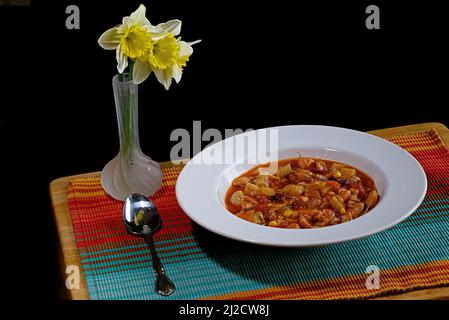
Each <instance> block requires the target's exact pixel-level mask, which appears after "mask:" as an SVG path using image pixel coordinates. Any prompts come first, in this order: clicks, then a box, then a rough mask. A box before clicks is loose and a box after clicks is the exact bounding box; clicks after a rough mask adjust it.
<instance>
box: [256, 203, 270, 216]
mask: <svg viewBox="0 0 449 320" xmlns="http://www.w3.org/2000/svg"><path fill="white" fill-rule="evenodd" d="M254 210H255V211H260V212H262V213H263V215H264V216H267V215H269V214H270V208H269V207H268V206H266V205H264V204H258V205H257V206H255V207H254Z"/></svg>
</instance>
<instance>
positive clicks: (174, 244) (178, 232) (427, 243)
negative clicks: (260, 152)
mask: <svg viewBox="0 0 449 320" xmlns="http://www.w3.org/2000/svg"><path fill="white" fill-rule="evenodd" d="M389 140H390V141H392V142H394V143H396V144H398V145H399V146H401V147H403V148H404V149H406V150H408V151H409V152H410V153H411V154H413V156H415V157H416V159H417V160H418V161H419V162H420V163H421V165H422V166H423V168H424V170H425V171H426V174H427V178H428V193H427V195H426V198H425V200H424V202H423V203H422V205H421V206H420V207H419V208H418V209H417V210H416V212H415V213H414V214H413V215H411V216H410V217H409V218H407V219H406V220H405V221H403V222H402V223H400V224H398V225H396V226H395V227H393V228H391V229H389V230H386V231H383V232H381V233H378V234H376V235H373V236H370V237H367V238H364V239H360V240H355V241H350V242H345V243H341V244H336V245H331V246H326V247H321V248H313V249H284V248H270V247H259V246H255V245H251V244H245V243H240V242H236V241H233V240H229V239H226V238H222V237H220V236H217V235H215V234H212V233H210V232H208V231H206V230H204V229H202V228H200V227H198V226H196V225H195V224H193V223H192V222H191V221H190V220H189V219H188V217H187V216H186V215H185V213H184V212H183V211H182V210H181V208H180V207H179V205H178V203H177V201H176V196H175V183H176V178H177V176H178V174H179V172H180V170H181V167H180V166H172V167H168V168H165V169H164V181H163V186H162V188H161V189H160V190H159V191H158V192H157V193H156V194H155V195H154V196H153V197H152V199H153V200H154V202H155V203H156V205H157V207H158V208H159V211H160V213H161V215H162V219H163V221H164V228H163V229H162V230H161V231H160V232H159V233H158V234H157V235H156V236H155V240H156V247H157V250H158V252H159V254H160V258H161V259H162V261H163V263H164V266H165V269H166V270H167V273H168V274H169V275H170V277H171V278H172V280H173V281H174V282H175V283H176V286H177V291H176V292H175V293H174V294H173V295H171V296H170V297H161V296H159V295H157V294H155V293H154V277H153V270H152V267H151V258H150V255H149V251H148V248H147V247H146V244H145V243H144V242H143V240H142V239H140V238H135V237H133V236H131V235H128V234H127V233H126V232H125V229H124V227H123V225H122V221H121V212H122V202H120V201H116V200H114V199H112V198H111V197H109V196H107V195H106V194H105V193H104V191H103V189H102V187H101V185H100V180H99V177H93V178H79V179H75V180H73V181H71V183H70V184H69V187H68V190H67V195H68V205H69V209H70V214H71V216H72V221H73V228H74V232H75V237H76V243H77V246H78V249H79V253H80V256H81V264H82V267H83V270H84V274H85V278H86V283H87V288H88V292H89V296H90V298H91V299H336V298H365V297H371V296H377V295H382V294H387V293H392V292H398V291H407V290H412V289H416V288H428V287H435V286H442V285H448V284H449V246H448V245H447V244H448V243H449V178H448V177H449V151H448V150H447V149H446V148H445V146H444V144H443V142H442V140H441V139H440V138H439V136H438V135H437V133H436V132H435V131H426V132H420V133H415V134H409V135H403V136H396V137H393V138H390V139H389ZM298 232H300V231H298ZM376 270H377V271H376ZM377 273H378V274H379V278H378V279H379V282H376V280H374V278H375V277H376V274H377ZM367 283H368V286H367ZM377 284H378V285H377Z"/></svg>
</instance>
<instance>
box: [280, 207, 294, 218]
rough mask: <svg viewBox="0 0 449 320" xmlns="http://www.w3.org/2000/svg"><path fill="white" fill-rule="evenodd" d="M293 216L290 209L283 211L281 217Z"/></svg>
mask: <svg viewBox="0 0 449 320" xmlns="http://www.w3.org/2000/svg"><path fill="white" fill-rule="evenodd" d="M292 214H293V211H292V210H290V209H287V210H285V211H284V212H283V213H282V215H283V216H284V217H286V218H289V217H290V216H291V215H292Z"/></svg>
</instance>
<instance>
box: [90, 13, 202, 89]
mask: <svg viewBox="0 0 449 320" xmlns="http://www.w3.org/2000/svg"><path fill="white" fill-rule="evenodd" d="M145 13H146V8H145V6H144V5H140V6H139V8H138V9H137V10H136V11H135V12H133V13H132V14H131V15H130V16H129V17H125V18H123V21H122V24H121V25H118V26H116V27H114V28H111V29H109V30H107V31H106V32H104V33H103V34H102V35H101V37H100V38H99V39H98V43H99V44H100V46H101V47H102V48H103V49H106V50H116V59H117V70H118V72H119V73H123V71H124V70H125V69H126V68H127V67H128V59H131V61H132V62H133V64H132V65H130V68H129V69H130V70H131V69H132V79H133V81H134V83H136V84H139V83H141V82H143V81H144V80H146V79H147V78H148V76H149V75H150V74H151V73H153V72H154V74H155V76H156V78H157V79H158V81H159V82H160V83H161V84H162V85H163V86H164V87H165V89H167V90H168V89H169V88H170V86H171V83H172V79H175V81H176V82H177V83H178V82H179V81H180V80H181V76H182V70H183V67H185V66H186V64H187V61H189V57H190V56H191V55H192V53H193V49H192V45H194V44H196V43H198V42H200V41H194V42H185V41H181V38H176V36H178V35H179V33H180V32H181V21H180V20H170V21H168V22H165V23H160V24H158V25H156V26H154V25H152V24H151V23H150V21H148V19H147V18H146V17H145ZM130 73H131V71H130Z"/></svg>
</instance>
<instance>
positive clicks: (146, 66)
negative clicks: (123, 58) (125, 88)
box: [133, 59, 153, 84]
mask: <svg viewBox="0 0 449 320" xmlns="http://www.w3.org/2000/svg"><path fill="white" fill-rule="evenodd" d="M152 71H153V69H152V68H151V65H150V63H149V62H148V61H147V60H144V61H143V60H140V59H137V60H136V62H135V63H134V67H133V81H134V83H135V84H139V83H142V82H143V81H145V80H146V79H147V78H148V77H149V76H150V74H151V72H152Z"/></svg>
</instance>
